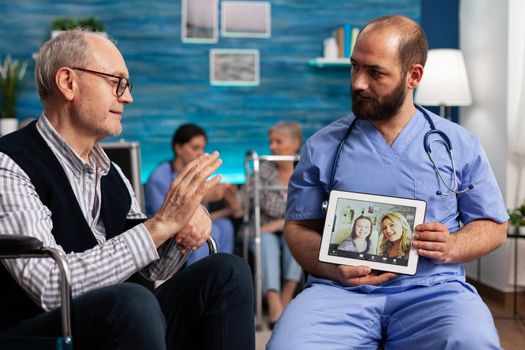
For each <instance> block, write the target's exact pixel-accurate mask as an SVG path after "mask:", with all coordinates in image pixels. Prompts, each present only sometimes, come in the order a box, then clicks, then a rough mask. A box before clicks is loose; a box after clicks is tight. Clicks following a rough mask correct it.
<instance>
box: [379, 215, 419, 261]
mask: <svg viewBox="0 0 525 350" xmlns="http://www.w3.org/2000/svg"><path fill="white" fill-rule="evenodd" d="M380 229H381V235H380V238H379V246H378V248H377V254H378V255H383V256H388V257H391V258H399V259H406V258H408V252H409V250H410V240H411V238H412V230H411V229H410V225H409V224H408V222H407V219H406V218H405V217H404V216H403V215H401V214H399V213H393V212H390V213H386V214H384V215H383V217H382V218H381V221H380Z"/></svg>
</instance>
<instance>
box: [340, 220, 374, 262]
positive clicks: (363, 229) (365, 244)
mask: <svg viewBox="0 0 525 350" xmlns="http://www.w3.org/2000/svg"><path fill="white" fill-rule="evenodd" d="M371 233H372V220H371V219H370V218H369V217H368V216H363V215H361V216H359V217H357V219H355V221H354V226H353V227H352V233H351V234H350V236H348V238H346V239H345V240H344V241H342V242H341V243H339V246H338V247H337V249H339V250H347V251H349V252H355V253H367V252H368V249H369V248H370V235H371Z"/></svg>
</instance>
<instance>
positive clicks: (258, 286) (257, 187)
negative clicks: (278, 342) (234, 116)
mask: <svg viewBox="0 0 525 350" xmlns="http://www.w3.org/2000/svg"><path fill="white" fill-rule="evenodd" d="M297 160H299V156H297V155H289V156H274V155H264V156H259V155H258V154H257V152H256V151H248V152H247V153H246V157H245V158H244V171H245V174H246V178H248V176H249V175H250V173H251V174H253V196H246V197H248V198H246V199H245V201H244V203H243V205H244V208H245V210H244V217H243V222H244V225H245V226H248V225H253V226H254V227H253V231H252V232H255V249H254V253H255V254H254V255H255V256H254V267H255V268H254V269H255V273H254V279H255V328H256V329H257V330H261V329H263V328H264V326H263V320H262V271H261V204H260V191H282V190H286V189H287V187H286V186H266V187H263V186H261V184H260V180H259V165H260V162H261V161H269V162H279V161H293V162H296V161H297ZM250 164H252V166H253V170H251V168H250ZM250 197H253V203H250V202H249V201H250V199H249V198H250ZM250 209H251V210H250ZM251 212H252V213H251ZM250 214H253V218H254V219H253V220H250ZM249 232H250V230H248V229H245V230H244V234H243V256H244V259H245V260H246V261H247V262H248V244H249V239H250V235H249Z"/></svg>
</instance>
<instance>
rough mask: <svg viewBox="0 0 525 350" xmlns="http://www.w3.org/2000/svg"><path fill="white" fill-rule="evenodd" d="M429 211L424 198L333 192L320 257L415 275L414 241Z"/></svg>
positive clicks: (415, 254) (321, 258)
mask: <svg viewBox="0 0 525 350" xmlns="http://www.w3.org/2000/svg"><path fill="white" fill-rule="evenodd" d="M425 210H426V203H425V202H424V201H421V200H414V199H408V198H398V197H389V196H377V195H370V194H363V193H356V192H343V191H332V192H330V201H329V205H328V211H327V216H326V221H325V227H324V230H323V238H322V241H321V249H320V252H319V260H320V261H323V262H329V263H334V264H342V265H350V266H369V267H370V268H371V269H374V270H381V271H388V272H395V273H402V274H409V275H413V274H415V273H416V268H417V260H418V254H417V250H416V249H414V248H412V240H413V236H414V233H415V226H416V225H418V224H420V223H423V221H424V219H425Z"/></svg>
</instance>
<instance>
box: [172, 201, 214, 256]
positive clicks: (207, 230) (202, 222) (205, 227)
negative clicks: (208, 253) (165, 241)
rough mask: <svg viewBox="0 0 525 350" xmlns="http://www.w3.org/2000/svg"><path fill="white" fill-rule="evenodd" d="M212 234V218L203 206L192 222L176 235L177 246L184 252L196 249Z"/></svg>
mask: <svg viewBox="0 0 525 350" xmlns="http://www.w3.org/2000/svg"><path fill="white" fill-rule="evenodd" d="M210 235H211V219H210V216H209V215H208V212H207V211H206V209H204V208H203V207H202V206H201V207H199V208H198V209H197V211H196V212H195V215H193V217H192V218H191V220H190V222H188V223H187V224H186V226H184V227H183V228H182V230H180V231H179V232H178V233H177V234H176V235H175V241H176V242H177V248H178V249H179V250H180V251H181V252H182V253H187V252H189V251H194V250H196V249H197V248H199V247H200V246H201V245H203V244H204V243H205V242H206V240H207V239H208V238H209V237H210Z"/></svg>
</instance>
